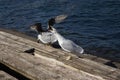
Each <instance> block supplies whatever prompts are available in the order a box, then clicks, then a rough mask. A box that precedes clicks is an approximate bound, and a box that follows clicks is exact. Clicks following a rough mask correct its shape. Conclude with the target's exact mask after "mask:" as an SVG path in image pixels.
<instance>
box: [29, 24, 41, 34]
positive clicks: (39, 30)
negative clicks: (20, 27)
mask: <svg viewBox="0 0 120 80" xmlns="http://www.w3.org/2000/svg"><path fill="white" fill-rule="evenodd" d="M30 28H31V29H32V30H35V31H37V32H43V29H42V24H41V23H35V24H34V25H32V26H31V27H30Z"/></svg>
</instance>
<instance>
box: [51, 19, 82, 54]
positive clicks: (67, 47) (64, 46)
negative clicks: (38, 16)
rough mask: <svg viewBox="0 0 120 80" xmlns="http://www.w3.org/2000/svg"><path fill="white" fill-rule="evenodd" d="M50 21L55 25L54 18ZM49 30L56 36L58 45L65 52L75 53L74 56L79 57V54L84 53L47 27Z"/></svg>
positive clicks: (80, 48) (54, 30)
mask: <svg viewBox="0 0 120 80" xmlns="http://www.w3.org/2000/svg"><path fill="white" fill-rule="evenodd" d="M50 21H51V22H52V23H55V18H51V19H50ZM49 30H50V31H51V32H52V33H53V34H54V35H55V36H56V38H57V40H58V43H59V45H60V46H61V48H62V49H63V50H65V51H67V52H72V53H76V55H78V56H79V54H82V53H83V52H84V49H83V48H82V47H80V46H79V45H77V44H75V43H74V42H73V41H71V40H69V39H66V38H64V37H63V36H62V35H60V34H59V33H58V32H57V30H56V29H55V28H53V26H49Z"/></svg>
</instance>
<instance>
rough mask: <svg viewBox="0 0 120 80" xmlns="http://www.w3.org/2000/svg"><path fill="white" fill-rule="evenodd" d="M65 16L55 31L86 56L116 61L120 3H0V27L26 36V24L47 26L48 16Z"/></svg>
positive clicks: (17, 0) (94, 0)
mask: <svg viewBox="0 0 120 80" xmlns="http://www.w3.org/2000/svg"><path fill="white" fill-rule="evenodd" d="M60 14H67V15H68V18H67V19H66V20H64V21H63V22H62V23H60V24H56V25H55V28H57V30H58V31H59V32H60V33H61V34H62V35H63V36H64V37H66V38H68V39H71V40H73V41H74V42H76V43H77V44H78V45H80V46H82V47H83V48H84V49H85V50H86V52H87V53H89V54H92V55H96V56H99V57H104V58H108V59H113V58H114V59H117V60H120V0H0V28H7V29H14V30H17V31H20V32H24V33H26V34H27V35H30V36H34V37H35V36H36V33H34V32H32V31H31V30H30V28H29V27H30V25H32V24H34V23H36V22H41V23H42V24H43V25H44V26H46V25H47V21H48V19H50V18H51V17H54V16H57V15H60Z"/></svg>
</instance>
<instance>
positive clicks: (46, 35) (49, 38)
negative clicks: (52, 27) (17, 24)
mask: <svg viewBox="0 0 120 80" xmlns="http://www.w3.org/2000/svg"><path fill="white" fill-rule="evenodd" d="M38 40H40V41H41V42H42V43H44V44H48V43H50V44H53V43H54V42H56V41H57V39H56V37H55V35H54V34H53V33H51V32H42V33H41V34H38Z"/></svg>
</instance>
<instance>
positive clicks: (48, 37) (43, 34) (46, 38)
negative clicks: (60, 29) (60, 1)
mask: <svg viewBox="0 0 120 80" xmlns="http://www.w3.org/2000/svg"><path fill="white" fill-rule="evenodd" d="M66 17H67V15H59V16H56V17H55V18H51V19H49V21H48V29H47V30H46V31H45V30H43V29H42V25H41V23H36V24H34V25H32V26H31V29H32V30H35V31H37V32H38V42H39V41H41V42H42V43H44V44H53V43H55V42H56V41H57V38H56V36H55V35H54V34H53V33H52V32H50V31H49V30H50V28H51V27H52V26H53V25H54V24H55V23H60V22H62V21H63V20H64V19H65V18H66Z"/></svg>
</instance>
